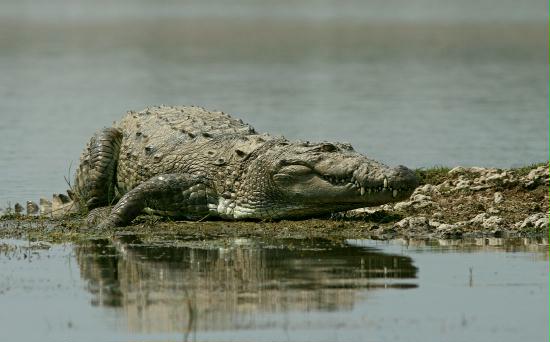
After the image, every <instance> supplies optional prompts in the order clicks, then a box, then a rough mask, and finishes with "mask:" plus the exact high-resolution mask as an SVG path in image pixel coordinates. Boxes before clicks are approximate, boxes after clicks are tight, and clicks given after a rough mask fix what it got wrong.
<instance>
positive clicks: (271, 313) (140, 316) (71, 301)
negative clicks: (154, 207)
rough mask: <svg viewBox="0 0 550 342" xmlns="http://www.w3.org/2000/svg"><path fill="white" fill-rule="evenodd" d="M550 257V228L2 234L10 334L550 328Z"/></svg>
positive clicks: (167, 337)
mask: <svg viewBox="0 0 550 342" xmlns="http://www.w3.org/2000/svg"><path fill="white" fill-rule="evenodd" d="M548 266H549V264H548V241H546V240H545V241H542V240H541V241H536V240H521V239H516V240H501V239H490V240H489V239H487V240H485V239H480V240H472V241H445V240H440V241H431V242H426V241H392V242H376V241H372V240H348V241H341V242H335V241H328V240H322V239H311V240H292V239H285V240H266V239H249V238H233V239H219V238H218V239H214V238H211V239H201V240H195V239H194V238H192V237H189V236H179V237H177V238H174V237H173V236H171V237H166V238H165V239H163V238H162V237H158V238H157V240H155V241H141V240H140V238H139V237H137V236H131V235H121V236H119V237H117V238H115V240H113V241H107V240H95V241H89V242H87V243H83V244H78V245H52V246H49V245H44V244H43V243H38V244H37V243H29V242H26V241H22V240H0V273H1V274H2V278H1V279H0V307H1V308H2V310H0V328H1V329H0V340H2V341H15V340H17V341H29V342H31V341H41V342H46V341H98V340H101V341H129V340H131V341H180V340H181V341H312V340H315V341H443V340H444V341H546V340H548V318H549V317H548V285H549V284H548V275H549V274H548ZM29 327H32V329H29Z"/></svg>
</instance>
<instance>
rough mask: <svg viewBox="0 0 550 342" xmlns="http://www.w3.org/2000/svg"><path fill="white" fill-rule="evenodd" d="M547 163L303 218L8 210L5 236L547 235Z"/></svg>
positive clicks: (435, 174) (455, 174)
mask: <svg viewBox="0 0 550 342" xmlns="http://www.w3.org/2000/svg"><path fill="white" fill-rule="evenodd" d="M548 166H549V165H548V163H546V164H539V165H534V166H530V167H525V168H519V169H495V168H479V167H472V168H463V167H455V168H452V169H447V168H437V169H428V170H417V173H418V175H419V177H420V178H421V180H422V181H421V183H422V184H421V186H419V187H418V188H417V189H416V190H415V192H414V193H413V195H412V196H411V198H410V199H409V200H408V201H404V202H399V203H395V204H388V205H383V206H380V207H372V208H366V209H359V210H354V211H349V212H345V213H337V214H333V215H332V216H331V217H326V218H318V219H309V220H300V221H285V220H283V221H276V222H267V221H262V222H246V221H245V222H226V221H201V222H192V221H177V222H174V221H169V220H166V219H163V218H160V217H155V216H141V217H139V218H138V219H136V220H135V221H134V224H133V225H131V226H128V227H124V228H118V229H110V230H103V231H101V230H98V229H96V228H95V227H87V226H86V225H85V220H84V218H83V217H82V216H78V215H73V216H70V217H64V218H61V219H52V218H48V217H35V216H23V215H16V214H13V212H12V213H8V214H6V213H4V215H3V216H2V217H1V218H0V237H25V238H29V239H31V240H40V241H43V240H45V241H78V240H83V239H84V240H85V239H89V238H93V237H109V236H112V235H113V234H118V233H121V232H130V233H138V234H141V235H158V234H163V235H173V234H176V235H180V234H181V235H188V236H189V235H191V236H196V237H198V238H200V237H212V236H225V237H236V236H241V237H242V236H260V237H274V238H311V237H322V238H335V239H336V238H373V239H393V238H399V237H404V238H467V237H497V238H498V237H547V236H548V212H549V210H548V185H549V175H548Z"/></svg>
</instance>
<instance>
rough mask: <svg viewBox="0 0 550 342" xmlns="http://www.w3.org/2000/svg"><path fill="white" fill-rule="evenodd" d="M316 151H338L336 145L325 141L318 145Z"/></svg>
mask: <svg viewBox="0 0 550 342" xmlns="http://www.w3.org/2000/svg"><path fill="white" fill-rule="evenodd" d="M318 151H320V152H336V151H338V147H336V146H334V145H333V144H329V143H325V144H322V145H321V146H319V148H318Z"/></svg>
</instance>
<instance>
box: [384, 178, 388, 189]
mask: <svg viewBox="0 0 550 342" xmlns="http://www.w3.org/2000/svg"><path fill="white" fill-rule="evenodd" d="M387 187H388V179H387V178H384V188H387Z"/></svg>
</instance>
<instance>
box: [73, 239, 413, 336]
mask: <svg viewBox="0 0 550 342" xmlns="http://www.w3.org/2000/svg"><path fill="white" fill-rule="evenodd" d="M76 256H77V260H78V264H79V266H80V270H81V276H82V277H83V278H84V279H85V280H87V283H88V289H89V291H90V292H91V293H92V294H93V299H92V304H93V305H100V306H112V307H124V309H125V312H126V313H127V315H128V325H129V326H128V329H130V331H135V332H152V331H159V330H162V331H181V330H182V329H183V330H185V329H184V327H183V326H184V325H185V323H184V322H191V321H192V320H193V321H194V322H193V328H194V329H197V330H220V329H228V328H231V329H234V328H236V327H237V328H238V327H246V326H257V325H258V322H257V321H258V318H257V314H258V313H264V314H265V313H284V312H289V311H342V310H351V309H352V308H353V305H354V302H356V301H357V300H360V299H361V296H364V295H365V292H364V291H362V290H365V289H373V288H411V287H416V284H415V282H414V281H411V280H412V279H414V278H416V273H417V269H416V267H415V266H413V264H412V259H411V258H409V257H407V256H403V255H391V254H385V253H382V252H380V251H378V250H375V249H367V248H364V247H356V246H349V245H344V244H338V243H334V242H331V241H328V240H322V239H313V240H312V239H308V240H290V239H287V240H274V241H255V240H248V239H233V240H231V241H228V240H212V241H209V242H207V243H205V242H203V241H199V240H197V241H192V240H186V241H183V240H179V241H170V242H169V243H162V242H161V243H159V242H156V243H143V242H141V241H140V240H139V239H138V238H137V237H135V236H122V237H119V238H116V239H115V240H114V242H113V241H107V240H95V241H93V242H90V243H87V244H83V245H80V246H78V247H77V249H76Z"/></svg>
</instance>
